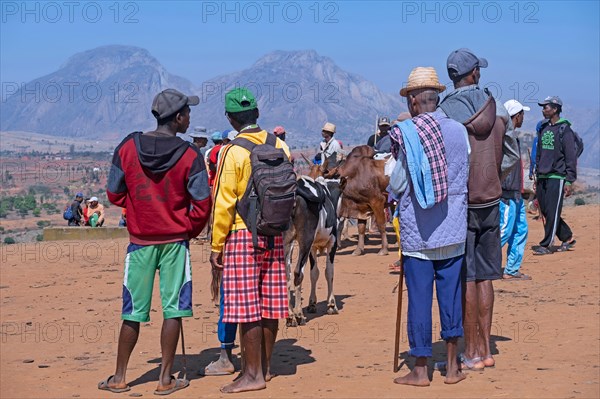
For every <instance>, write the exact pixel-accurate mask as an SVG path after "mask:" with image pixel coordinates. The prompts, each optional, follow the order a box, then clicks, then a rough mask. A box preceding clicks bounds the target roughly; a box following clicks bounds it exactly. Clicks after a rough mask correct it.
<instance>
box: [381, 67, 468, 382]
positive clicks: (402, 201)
mask: <svg viewBox="0 0 600 399" xmlns="http://www.w3.org/2000/svg"><path fill="white" fill-rule="evenodd" d="M445 89H446V87H445V86H444V85H442V84H440V82H439V78H438V76H437V72H436V71H435V69H434V68H431V67H417V68H415V69H413V70H412V71H411V73H410V75H409V77H408V83H407V84H406V86H405V87H403V88H402V90H400V95H401V96H403V97H406V102H407V105H408V109H409V111H410V113H411V115H412V116H413V118H412V119H409V120H407V121H405V122H400V123H398V124H396V125H394V127H393V128H392V131H391V133H390V138H392V139H393V140H394V143H393V146H394V148H393V150H392V152H393V154H394V157H395V158H396V159H397V162H398V163H399V166H398V168H395V178H396V179H395V181H394V189H393V190H392V191H393V192H394V194H395V196H396V199H397V200H398V201H399V204H398V208H399V216H400V225H401V226H402V235H401V237H400V243H401V247H402V254H403V255H404V258H403V259H404V273H405V276H406V288H407V290H408V327H407V329H408V340H409V343H410V355H411V356H414V357H416V364H415V367H414V368H413V369H412V371H411V372H410V373H409V374H407V375H405V376H402V377H398V378H396V379H395V380H394V382H395V383H396V384H404V385H416V386H428V385H430V382H429V375H428V372H427V359H428V358H430V357H432V356H433V351H432V342H431V330H432V320H431V307H432V304H433V302H432V301H433V284H434V282H435V289H436V294H437V295H436V297H437V303H438V306H439V314H440V321H441V325H442V329H441V336H442V339H443V340H444V341H445V342H446V348H447V359H448V360H447V362H446V379H445V381H444V382H445V383H446V384H456V383H458V382H460V381H462V380H464V379H465V378H466V376H465V375H464V374H463V373H462V372H461V370H460V368H459V366H458V362H457V356H458V339H459V338H460V337H462V336H463V326H462V305H461V302H462V295H461V271H462V264H463V260H464V254H465V242H466V239H467V177H468V176H467V173H466V171H467V170H468V165H469V141H468V138H467V132H466V129H465V127H464V126H463V125H462V124H460V123H458V122H456V121H454V120H452V119H450V118H449V117H448V116H446V114H444V113H443V112H441V111H440V110H436V106H437V103H438V97H439V94H440V93H441V92H442V91H444V90H445ZM425 161H427V162H426V164H427V168H429V170H427V173H425V172H423V171H422V169H421V168H422V165H423V164H424V163H425ZM421 174H422V175H423V176H424V178H422V179H421V180H419V179H417V178H416V176H419V175H421ZM400 289H402V287H400Z"/></svg>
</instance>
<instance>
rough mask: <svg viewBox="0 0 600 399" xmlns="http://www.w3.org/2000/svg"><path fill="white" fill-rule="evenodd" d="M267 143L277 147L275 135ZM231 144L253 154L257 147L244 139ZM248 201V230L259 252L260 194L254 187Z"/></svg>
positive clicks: (241, 138)
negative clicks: (258, 219) (257, 221)
mask: <svg viewBox="0 0 600 399" xmlns="http://www.w3.org/2000/svg"><path fill="white" fill-rule="evenodd" d="M266 143H267V144H271V145H272V146H275V144H276V143H277V137H275V135H273V134H268V133H267V140H266ZM231 144H232V145H238V146H240V147H242V148H245V149H246V150H248V151H249V152H252V150H253V149H254V147H256V146H257V144H256V143H253V142H252V141H250V140H248V139H247V138H244V137H236V138H235V139H233V140H232V141H231ZM248 184H249V185H250V184H252V185H253V184H254V183H253V182H252V181H248ZM248 199H249V201H250V210H249V215H250V217H249V219H250V226H246V227H248V229H249V230H250V233H251V234H252V245H253V246H254V249H255V250H259V249H261V248H260V247H259V246H258V231H257V227H256V215H258V194H256V193H255V192H254V187H251V191H250V194H249V195H248Z"/></svg>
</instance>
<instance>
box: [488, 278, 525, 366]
mask: <svg viewBox="0 0 600 399" xmlns="http://www.w3.org/2000/svg"><path fill="white" fill-rule="evenodd" d="M502 279H503V280H508V281H511V280H513V281H514V280H531V276H529V275H527V274H523V273H521V272H517V273H515V274H504V275H503V276H502ZM484 359H486V358H485V357H484Z"/></svg>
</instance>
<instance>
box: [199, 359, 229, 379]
mask: <svg viewBox="0 0 600 399" xmlns="http://www.w3.org/2000/svg"><path fill="white" fill-rule="evenodd" d="M216 363H217V361H216V360H215V361H213V362H210V363H209V364H208V366H206V367H204V375H205V376H218V375H231V374H233V373H235V370H233V371H231V372H229V371H208V370H209V367H210V366H212V365H213V364H216Z"/></svg>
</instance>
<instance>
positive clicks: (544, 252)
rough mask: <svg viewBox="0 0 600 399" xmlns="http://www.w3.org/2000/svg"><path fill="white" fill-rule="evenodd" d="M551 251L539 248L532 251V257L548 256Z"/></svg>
mask: <svg viewBox="0 0 600 399" xmlns="http://www.w3.org/2000/svg"><path fill="white" fill-rule="evenodd" d="M551 253H552V251H550V249H548V247H542V246H539V247H537V248H535V249H534V250H533V254H534V255H550V254H551Z"/></svg>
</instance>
